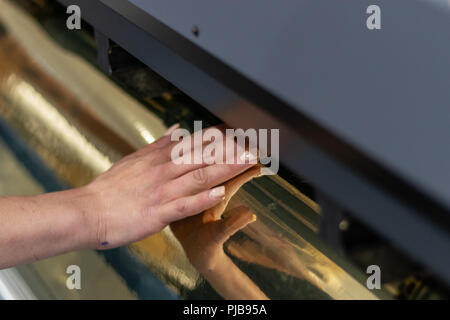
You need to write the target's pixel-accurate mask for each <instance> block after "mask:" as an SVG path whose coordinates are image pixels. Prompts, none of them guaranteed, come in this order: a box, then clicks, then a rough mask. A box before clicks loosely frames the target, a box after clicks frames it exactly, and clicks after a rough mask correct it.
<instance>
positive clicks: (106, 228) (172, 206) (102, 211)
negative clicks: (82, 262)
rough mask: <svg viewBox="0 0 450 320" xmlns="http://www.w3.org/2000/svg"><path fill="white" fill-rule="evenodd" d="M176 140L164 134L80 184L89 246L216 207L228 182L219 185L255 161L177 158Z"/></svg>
mask: <svg viewBox="0 0 450 320" xmlns="http://www.w3.org/2000/svg"><path fill="white" fill-rule="evenodd" d="M191 138H192V136H191ZM177 143H178V142H172V141H171V139H170V136H164V137H163V138H161V139H159V140H158V141H156V142H154V143H152V144H150V145H148V146H146V147H145V148H143V149H142V150H139V151H138V152H136V153H134V154H131V155H129V156H127V157H125V158H123V159H122V160H120V161H119V162H117V163H116V164H115V165H114V166H113V167H112V168H111V169H110V170H108V171H107V172H105V173H104V174H103V175H101V176H100V177H98V178H97V179H95V180H94V181H93V182H92V183H90V184H89V185H87V186H86V187H83V188H81V189H80V193H81V194H82V196H81V198H80V199H83V202H84V203H85V204H84V205H83V212H84V213H85V217H86V221H87V226H88V228H89V234H90V236H89V238H90V239H89V247H92V248H96V249H110V248H113V247H118V246H121V245H124V244H128V243H131V242H134V241H137V240H140V239H143V238H145V237H147V236H149V235H151V234H153V233H156V232H158V231H160V230H162V229H163V228H164V227H165V226H167V225H168V224H170V223H172V222H175V221H177V220H180V219H184V218H186V217H189V216H193V215H196V214H198V213H200V212H203V211H205V210H207V209H209V208H211V207H214V206H215V205H217V204H219V203H220V202H221V201H223V200H224V197H225V188H224V187H223V186H219V185H221V184H222V183H224V182H225V181H228V180H230V179H232V178H233V177H235V176H237V175H239V174H240V173H242V172H244V171H245V170H247V169H248V168H250V167H252V166H254V165H252V164H212V165H207V164H205V163H204V162H203V163H201V164H175V163H174V162H173V161H171V151H172V149H173V147H174V146H175V145H176V144H177ZM195 147H198V146H196V145H195V143H194V144H193V149H194V148H195ZM239 156H242V155H240V154H239V153H238V152H236V158H237V157H239ZM235 163H238V162H237V161H235ZM216 186H219V187H216Z"/></svg>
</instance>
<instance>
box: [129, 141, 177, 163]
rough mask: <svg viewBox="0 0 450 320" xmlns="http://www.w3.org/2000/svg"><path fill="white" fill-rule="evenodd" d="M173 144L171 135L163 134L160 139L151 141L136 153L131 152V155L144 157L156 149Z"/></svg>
mask: <svg viewBox="0 0 450 320" xmlns="http://www.w3.org/2000/svg"><path fill="white" fill-rule="evenodd" d="M170 144H171V141H170V136H162V137H161V138H159V139H158V140H156V141H155V142H153V143H149V144H148V145H146V146H145V147H143V148H141V149H139V150H138V151H136V152H135V153H133V154H131V155H130V157H133V158H136V157H142V156H145V155H148V154H151V153H152V152H153V151H155V150H160V149H163V148H166V147H167V146H169V145H170Z"/></svg>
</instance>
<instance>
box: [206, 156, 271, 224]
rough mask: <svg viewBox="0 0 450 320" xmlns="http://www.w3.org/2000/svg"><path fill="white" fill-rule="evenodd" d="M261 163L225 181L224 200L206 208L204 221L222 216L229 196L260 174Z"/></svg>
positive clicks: (214, 219) (229, 198)
mask: <svg viewBox="0 0 450 320" xmlns="http://www.w3.org/2000/svg"><path fill="white" fill-rule="evenodd" d="M261 169H262V165H260V164H258V165H256V166H254V167H252V168H250V169H248V170H247V171H245V172H244V173H242V174H240V175H239V176H237V177H235V178H234V179H231V180H230V181H228V182H227V183H225V187H226V190H227V191H226V195H225V200H224V201H221V202H220V203H218V204H217V205H216V206H214V207H212V208H211V209H209V210H206V212H205V214H204V221H216V220H219V219H220V217H221V216H222V213H223V212H224V211H225V208H226V207H227V206H228V203H229V202H230V200H231V198H232V197H233V196H234V195H235V194H236V192H238V191H239V189H240V188H241V187H242V186H243V185H244V184H246V183H247V182H249V181H250V180H252V179H254V178H256V177H260V176H261Z"/></svg>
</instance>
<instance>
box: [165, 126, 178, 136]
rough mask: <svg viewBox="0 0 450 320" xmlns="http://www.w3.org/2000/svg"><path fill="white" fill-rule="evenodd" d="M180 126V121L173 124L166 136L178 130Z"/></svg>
mask: <svg viewBox="0 0 450 320" xmlns="http://www.w3.org/2000/svg"><path fill="white" fill-rule="evenodd" d="M179 127H180V124H179V123H175V124H174V125H173V126H171V127H170V128H169V129H167V131H166V133H165V134H164V135H165V136H170V135H171V134H172V133H173V132H174V131H175V130H177V129H178V128H179Z"/></svg>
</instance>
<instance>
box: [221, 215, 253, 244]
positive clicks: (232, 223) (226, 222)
mask: <svg viewBox="0 0 450 320" xmlns="http://www.w3.org/2000/svg"><path fill="white" fill-rule="evenodd" d="M255 221H256V215H254V214H253V213H252V212H250V210H249V209H248V208H246V207H237V208H234V209H232V210H231V211H229V216H227V217H226V218H225V219H222V220H218V221H216V222H213V223H214V228H215V241H216V242H217V243H219V244H223V243H224V242H226V241H227V240H228V239H229V238H230V237H231V236H232V235H234V234H235V233H236V232H238V231H239V230H242V229H244V228H245V227H246V226H247V225H248V224H250V223H252V222H255Z"/></svg>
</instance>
